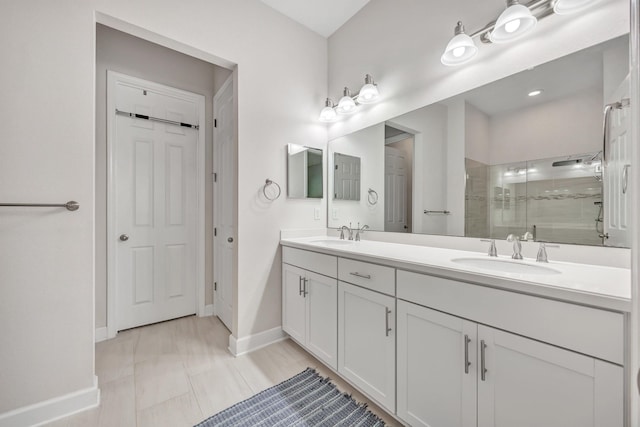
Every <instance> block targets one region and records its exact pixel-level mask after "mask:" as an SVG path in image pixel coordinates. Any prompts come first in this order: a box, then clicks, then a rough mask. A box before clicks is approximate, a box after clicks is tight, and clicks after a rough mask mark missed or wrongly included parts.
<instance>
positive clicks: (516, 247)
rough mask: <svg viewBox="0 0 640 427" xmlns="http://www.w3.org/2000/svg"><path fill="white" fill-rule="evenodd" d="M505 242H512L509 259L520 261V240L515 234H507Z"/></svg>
mask: <svg viewBox="0 0 640 427" xmlns="http://www.w3.org/2000/svg"><path fill="white" fill-rule="evenodd" d="M507 242H513V255H511V258H513V259H522V254H521V253H520V252H522V244H521V243H520V238H519V237H518V236H516V235H515V234H509V235H508V236H507Z"/></svg>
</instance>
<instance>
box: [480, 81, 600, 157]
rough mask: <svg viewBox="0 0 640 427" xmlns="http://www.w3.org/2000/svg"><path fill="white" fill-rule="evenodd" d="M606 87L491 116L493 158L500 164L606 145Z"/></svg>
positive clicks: (569, 153) (595, 149)
mask: <svg viewBox="0 0 640 427" xmlns="http://www.w3.org/2000/svg"><path fill="white" fill-rule="evenodd" d="M602 105H603V102H602V88H599V87H598V88H591V89H589V90H584V91H581V92H579V93H576V94H574V95H572V96H567V97H565V98H561V99H558V100H553V101H550V102H545V103H543V104H538V105H535V106H532V107H529V108H522V109H520V110H516V111H510V112H508V113H503V114H496V115H493V116H491V117H490V119H489V126H490V140H491V143H490V150H489V151H490V153H491V156H490V162H489V164H492V165H498V164H503V163H510V162H519V161H522V160H523V159H527V160H536V159H544V158H548V157H558V156H567V155H571V154H581V153H587V152H597V151H599V150H601V149H602Z"/></svg>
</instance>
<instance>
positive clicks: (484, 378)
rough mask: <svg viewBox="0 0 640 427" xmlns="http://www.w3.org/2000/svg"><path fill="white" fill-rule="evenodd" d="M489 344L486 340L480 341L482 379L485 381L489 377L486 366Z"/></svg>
mask: <svg viewBox="0 0 640 427" xmlns="http://www.w3.org/2000/svg"><path fill="white" fill-rule="evenodd" d="M486 348H487V345H486V344H485V343H484V340H481V341H480V379H481V380H482V381H485V380H486V379H487V368H486V366H485V349H486Z"/></svg>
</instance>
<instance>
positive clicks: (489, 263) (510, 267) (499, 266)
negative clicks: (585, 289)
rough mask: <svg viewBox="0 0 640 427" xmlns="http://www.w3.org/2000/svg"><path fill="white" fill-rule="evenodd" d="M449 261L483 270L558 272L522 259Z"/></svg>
mask: <svg viewBox="0 0 640 427" xmlns="http://www.w3.org/2000/svg"><path fill="white" fill-rule="evenodd" d="M451 261H453V262H455V263H456V264H461V265H466V266H469V267H476V268H483V269H485V270H493V271H500V272H502V273H516V274H560V272H559V271H558V270H554V269H553V268H549V267H545V266H542V265H533V264H527V263H524V262H522V261H507V260H502V259H495V258H454V259H452V260H451Z"/></svg>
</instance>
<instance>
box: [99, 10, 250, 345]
mask: <svg viewBox="0 0 640 427" xmlns="http://www.w3.org/2000/svg"><path fill="white" fill-rule="evenodd" d="M97 21H98V22H97V23H96V183H95V185H96V205H95V215H96V218H95V223H96V254H95V260H96V268H95V273H96V279H95V283H96V285H95V286H96V289H95V291H96V292H95V301H96V307H95V312H96V316H95V318H96V325H95V326H96V340H101V339H106V338H107V337H113V336H115V334H116V333H117V328H118V326H116V324H115V323H113V322H111V321H110V320H113V319H114V318H117V315H115V314H114V313H113V310H114V309H115V308H116V306H117V302H116V301H115V299H114V297H115V291H113V290H112V289H111V286H110V285H109V283H110V282H111V279H113V278H114V277H115V276H114V275H115V273H113V272H112V271H111V266H110V263H109V264H108V263H107V254H108V250H107V249H108V246H109V240H110V239H112V237H113V236H112V234H114V233H116V231H115V230H114V232H113V233H112V232H111V231H108V230H107V222H108V220H109V216H108V215H107V212H108V206H107V177H108V171H109V167H108V166H109V165H108V162H107V158H108V156H107V153H108V151H107V142H106V141H107V136H108V134H109V130H108V129H107V123H106V122H107V117H108V113H109V114H111V113H114V112H113V111H107V101H106V99H107V83H106V80H107V70H112V71H115V72H119V73H121V74H125V75H129V76H133V77H136V78H140V79H143V80H147V81H151V82H155V83H158V84H161V85H166V86H169V87H173V88H176V89H178V90H181V91H184V92H191V93H195V94H198V95H202V96H203V98H204V103H203V113H202V119H201V120H200V121H199V122H198V123H197V124H198V125H199V126H201V130H202V132H203V135H204V136H203V137H202V150H201V152H198V154H197V156H196V160H195V161H196V164H195V165H194V166H197V167H195V168H194V169H195V170H197V179H196V183H195V186H194V189H193V191H194V192H195V193H197V203H196V211H197V219H196V223H197V224H201V226H200V225H199V227H200V229H198V231H197V232H196V237H195V238H196V258H197V267H196V268H195V271H194V275H195V282H196V302H195V304H194V305H195V308H194V309H193V310H192V313H196V314H198V315H200V316H202V315H211V314H214V300H215V297H214V271H215V268H214V262H213V259H214V249H213V246H214V243H213V242H214V236H213V234H214V227H213V223H214V197H213V185H214V182H213V176H214V169H213V164H214V159H213V147H214V143H215V141H214V132H213V129H214V128H213V125H214V114H213V109H214V107H213V98H214V96H215V94H216V93H217V92H218V90H220V88H221V87H222V85H223V84H224V83H225V82H226V81H227V80H228V79H229V78H231V77H232V76H233V74H234V72H233V70H232V69H231V68H234V67H235V66H234V65H233V64H231V63H229V62H227V61H224V60H222V59H219V58H215V57H213V56H212V55H209V54H207V53H204V52H200V51H197V50H196V49H193V48H190V47H189V46H186V45H185V46H182V45H180V44H179V43H177V42H175V41H173V40H170V39H165V38H163V37H162V36H159V35H157V34H153V33H150V32H147V31H146V30H142V29H139V28H137V27H132V26H130V25H128V24H126V23H123V22H121V21H118V20H115V19H113V18H111V17H108V16H105V15H102V14H97ZM120 29H122V30H124V31H126V32H123V31H119V30H120ZM234 103H235V100H234ZM236 111H237V107H235V105H234V108H233V114H236ZM142 115H149V116H152V114H142ZM164 118H167V117H166V116H165V117H164ZM124 119H127V118H124ZM128 119H129V120H138V121H140V119H134V118H128ZM162 126H165V124H162ZM177 129H178V130H181V131H188V130H187V128H186V127H184V126H182V127H180V126H179V127H177ZM194 132H198V131H194ZM233 144H234V149H235V145H236V139H235V135H234V137H233ZM142 151H144V150H142ZM177 151H180V150H177V149H176V148H174V149H173V154H175V152H177ZM174 160H175V159H174ZM178 163H180V164H182V163H181V162H174V164H173V167H174V169H175V167H176V165H177V164H178ZM163 165H164V167H171V166H172V165H171V164H169V165H167V164H166V163H164V164H163ZM235 178H236V177H235V175H234V176H233V179H234V180H235ZM174 184H175V183H174ZM232 185H233V189H234V190H233V191H235V188H236V187H235V183H232ZM156 187H157V186H156ZM174 199H175V197H174ZM234 203H235V202H234ZM180 205H181V204H180V203H178V202H176V203H174V202H173V201H172V202H171V203H170V204H169V206H168V207H167V209H169V208H171V207H173V209H174V211H173V215H174V220H175V216H176V215H177V214H176V212H177V210H179V209H177V208H176V207H177V206H180ZM167 209H165V210H164V211H163V215H164V216H166V211H167ZM170 210H171V209H169V211H170ZM170 213H171V212H170ZM235 219H236V218H235V217H234V218H233V220H234V224H235ZM120 234H127V233H124V232H123V233H120ZM120 234H115V236H116V240H115V242H111V243H122V241H120V240H118V239H119V236H120ZM128 237H129V238H130V240H129V242H130V243H131V242H132V240H133V237H132V236H131V235H129V236H128ZM141 252H142V251H139V253H138V254H137V255H136V256H140V257H141V258H140V259H139V263H142V261H143V259H144V257H142V255H141ZM173 252H174V254H175V253H177V252H180V250H179V248H177V247H174V248H173ZM233 263H234V265H235V258H234V261H233ZM174 264H175V263H174ZM174 267H175V268H174ZM178 267H180V268H182V264H181V263H180V262H178V263H177V266H176V265H174V266H172V267H171V269H170V270H171V271H173V273H172V274H173V275H174V277H177V276H176V275H178V272H179V271H181V270H180V268H178ZM163 268H165V269H167V268H169V266H164V267H163ZM185 268H186V267H185ZM148 271H149V270H148ZM156 274H159V273H158V272H156ZM163 274H165V275H166V274H167V273H166V272H165V273H163ZM141 277H142V276H141ZM141 277H140V278H141ZM176 280H177V279H176ZM176 280H174V282H175V281H176ZM151 283H152V282H150V281H147V284H148V286H151V285H150V284H151ZM148 289H149V288H147V291H148ZM233 292H235V288H233ZM141 295H142V294H140V295H138V297H139V298H141ZM142 299H144V298H142ZM231 301H233V299H231Z"/></svg>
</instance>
